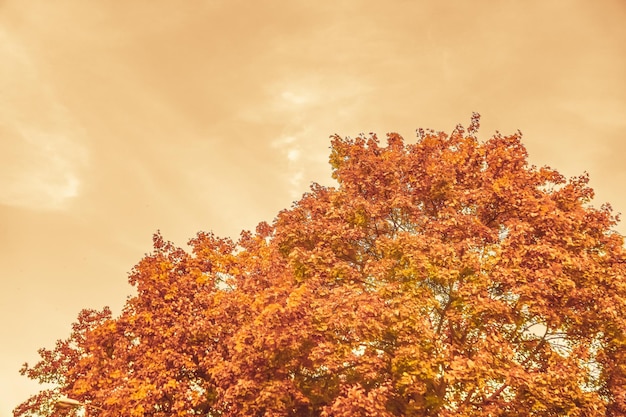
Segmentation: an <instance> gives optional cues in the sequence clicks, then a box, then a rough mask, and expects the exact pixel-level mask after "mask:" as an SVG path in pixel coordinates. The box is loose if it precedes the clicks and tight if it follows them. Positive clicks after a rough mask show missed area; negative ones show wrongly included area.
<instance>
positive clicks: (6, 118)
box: [0, 30, 87, 210]
mask: <svg viewBox="0 0 626 417" xmlns="http://www.w3.org/2000/svg"><path fill="white" fill-rule="evenodd" d="M0 55H2V56H3V57H4V59H3V65H2V69H1V70H0V91H1V92H2V94H1V96H0V204H4V205H9V206H16V207H22V208H28V209H35V210H58V209H62V208H64V207H66V205H67V203H68V202H69V201H70V200H71V199H72V198H74V197H76V196H77V195H78V193H79V189H80V184H81V175H80V172H81V170H82V169H83V168H84V166H85V164H86V161H87V149H86V148H85V146H84V145H83V144H81V143H80V136H79V128H78V127H77V126H75V124H74V123H72V120H71V117H70V116H69V115H68V112H67V111H66V110H65V108H64V107H63V105H62V104H61V103H60V102H59V100H58V99H57V97H56V94H55V93H54V91H53V88H52V86H51V85H49V84H48V83H46V80H45V79H44V78H43V77H41V76H40V75H39V74H38V72H37V65H36V63H35V62H34V60H33V59H31V57H30V55H29V51H28V49H27V48H26V47H25V46H24V45H23V44H22V43H20V41H19V39H16V38H15V37H12V36H10V34H8V33H6V32H3V31H1V30H0ZM33 114H36V115H37V117H36V118H33V117H32V115H33Z"/></svg>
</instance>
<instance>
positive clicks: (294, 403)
mask: <svg viewBox="0 0 626 417" xmlns="http://www.w3.org/2000/svg"><path fill="white" fill-rule="evenodd" d="M478 127H479V116H478V115H474V117H473V118H472V121H471V124H470V126H469V128H468V129H467V131H466V130H465V129H464V128H463V127H461V126H457V128H456V129H455V130H454V131H453V132H452V133H451V134H450V135H449V136H448V135H446V134H443V133H438V132H434V131H426V132H425V131H422V130H419V131H418V139H417V142H416V143H413V144H407V143H405V142H404V140H403V139H402V138H401V137H400V136H399V135H397V134H389V135H388V136H387V145H386V146H381V145H380V143H379V141H378V139H377V138H376V136H375V135H373V134H371V135H370V136H367V137H366V136H359V137H357V138H355V139H350V138H341V137H339V136H333V137H332V148H331V149H332V151H331V156H330V163H331V166H332V170H333V171H332V173H333V177H334V178H335V180H336V181H337V183H338V186H337V187H323V186H320V185H316V184H314V185H313V186H312V187H311V191H310V192H309V193H307V194H305V195H304V196H303V197H302V199H301V200H299V201H298V202H296V203H294V205H293V206H292V207H291V208H290V209H288V210H283V211H282V212H280V213H279V214H278V216H277V218H276V219H275V220H274V222H273V223H272V224H271V225H270V224H267V223H261V224H259V226H258V227H257V229H256V231H255V232H248V231H245V232H242V234H241V237H240V238H239V240H238V241H237V242H234V241H232V240H230V239H220V238H217V237H216V236H214V235H213V234H210V233H199V234H198V235H197V236H196V238H194V239H192V240H191V241H190V248H191V250H190V251H189V252H186V251H184V250H183V249H181V248H177V247H175V246H174V245H173V244H171V243H170V242H166V241H165V240H164V239H163V238H162V237H161V236H160V235H159V234H157V235H155V237H154V251H153V252H152V253H151V254H150V255H147V256H146V257H145V258H144V259H142V260H141V261H140V262H139V264H138V265H137V266H135V268H134V269H133V271H132V273H131V275H130V283H131V284H132V285H133V286H135V287H136V290H137V294H136V295H135V296H133V297H131V298H129V300H128V302H127V303H126V306H125V308H124V310H123V311H122V313H121V314H120V316H119V317H116V318H114V317H112V315H111V312H110V311H109V310H108V309H104V310H103V311H92V310H85V311H83V312H82V313H81V314H80V315H79V318H78V322H77V323H76V324H75V325H74V328H73V332H72V334H71V335H70V337H69V338H68V339H67V340H65V341H59V342H57V345H56V347H55V348H54V349H53V350H45V349H43V350H41V351H40V354H41V357H42V359H41V361H40V362H39V363H37V364H36V365H35V366H32V367H31V366H29V365H27V364H25V365H24V367H23V369H22V373H23V374H25V375H27V376H28V377H30V378H33V379H38V380H40V381H43V382H53V383H55V384H56V388H54V389H52V390H49V391H43V392H42V393H40V394H39V395H37V396H34V397H32V398H31V399H29V400H28V401H26V402H24V403H23V404H21V405H20V406H18V407H17V408H16V410H15V411H14V415H15V417H28V416H32V415H36V414H44V415H54V416H60V415H67V413H68V411H66V410H63V411H60V410H57V409H55V408H54V407H53V406H52V404H53V402H54V399H55V398H57V397H58V395H61V394H63V395H67V396H69V397H72V398H75V399H78V400H80V401H82V402H84V403H88V404H92V405H94V406H97V407H101V408H102V409H103V411H101V412H100V415H102V417H113V416H119V415H127V416H140V415H149V416H155V417H157V416H166V415H167V416H169V415H180V416H183V415H186V416H188V415H204V416H244V415H245V416H325V417H331V416H332V417H342V416H435V415H437V416H452V415H455V416H479V415H480V416H486V415H494V416H495V415H499V416H561V415H572V416H605V415H607V416H624V415H626V405H625V404H626V280H625V279H624V272H625V266H624V265H625V259H626V257H625V253H624V246H623V239H622V237H621V236H620V235H619V234H618V233H616V232H615V231H613V227H614V226H615V224H616V222H617V220H618V219H617V217H616V216H614V215H613V214H612V211H611V208H610V207H609V206H608V205H604V206H602V207H601V208H594V207H593V206H591V205H590V202H591V199H592V197H593V191H592V189H591V188H590V187H589V186H588V176H587V175H582V176H579V177H575V178H572V179H569V180H567V179H565V178H564V177H563V176H562V175H560V174H559V173H558V172H557V171H555V170H553V169H550V168H547V167H543V168H537V167H534V166H531V165H529V164H528V161H527V152H526V150H525V148H524V146H523V145H522V143H521V134H520V133H519V132H518V133H516V134H513V135H509V136H503V135H501V134H496V135H495V136H494V137H492V138H491V139H489V140H487V141H484V142H481V141H479V140H478V139H477V138H476V133H477V130H478ZM70 413H71V411H70Z"/></svg>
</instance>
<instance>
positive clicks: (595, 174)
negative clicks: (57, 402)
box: [0, 0, 626, 417]
mask: <svg viewBox="0 0 626 417" xmlns="http://www.w3.org/2000/svg"><path fill="white" fill-rule="evenodd" d="M624 21H626V2H624V0H599V1H595V2H589V1H585V0H569V1H564V0H562V1H555V0H529V1H513V0H474V1H471V2H469V1H460V0H448V1H440V0H415V1H408V0H389V1H386V2H381V1H373V0H371V1H368V0H359V1H357V0H335V1H332V2H331V1H318V2H312V1H304V0H289V1H288V0H281V1H278V0H266V1H262V2H250V1H245V2H244V1H237V0H229V1H221V0H189V1H186V2H175V1H163V0H153V1H149V2H148V1H144V0H136V1H132V2H112V1H106V0H93V1H89V2H86V1H82V0H57V1H54V2H51V1H47V0H30V1H21V0H2V1H0V264H1V265H2V272H1V275H0V277H1V285H2V287H1V291H0V329H2V333H3V335H2V343H1V344H0V417H9V416H10V415H11V410H12V409H13V408H14V407H15V406H16V405H17V404H18V403H20V402H22V401H24V400H26V399H27V398H28V397H29V396H30V395H32V394H34V393H36V392H37V391H38V390H39V389H41V388H42V387H41V386H38V385H37V384H36V383H34V382H32V381H29V380H28V379H27V378H26V377H22V376H20V375H19V372H18V370H19V368H20V367H21V364H22V363H24V362H29V363H30V364H34V363H35V362H36V361H37V359H38V356H37V349H39V348H41V347H46V348H52V347H53V346H54V342H55V341H56V340H57V339H62V338H66V337H67V336H68V335H69V331H70V325H71V323H72V322H73V321H74V320H75V319H76V317H77V314H78V312H79V311H80V310H81V309H82V308H97V309H100V308H102V307H103V306H105V305H108V306H110V307H111V308H112V309H113V311H114V313H119V312H120V310H121V307H122V306H123V304H124V302H125V301H126V299H127V297H128V296H130V295H132V294H133V290H132V287H130V285H129V284H128V282H127V276H128V272H129V271H130V270H131V269H132V267H133V266H134V265H135V264H136V263H137V262H138V261H139V260H140V259H141V258H142V256H143V255H144V254H145V253H147V252H150V250H151V239H152V234H153V233H154V232H156V231H157V230H160V231H161V233H162V234H163V236H164V237H165V238H166V239H168V240H172V241H173V242H175V243H176V244H178V245H186V242H187V241H188V240H189V239H191V238H193V237H194V235H195V234H196V233H197V232H199V231H213V232H215V233H216V234H217V235H220V236H231V237H233V238H237V236H238V235H239V233H240V231H241V230H243V229H253V228H254V227H255V226H256V224H257V223H258V222H260V221H269V222H271V221H272V220H273V219H274V217H275V216H276V214H277V213H278V212H279V211H280V210H281V209H283V208H287V207H289V206H290V205H291V204H292V202H293V201H294V200H297V199H299V197H300V196H301V194H302V193H303V192H306V191H307V190H308V187H309V185H310V183H311V182H312V181H315V182H318V183H320V184H325V185H332V180H331V178H330V166H329V165H328V155H329V145H330V141H329V136H330V135H332V134H335V133H337V134H339V135H341V136H357V135H358V134H359V133H361V132H365V133H368V132H376V133H378V135H379V137H384V135H385V133H387V132H398V133H400V134H402V135H403V136H404V137H405V138H406V140H407V141H411V140H414V138H415V129H417V128H425V129H426V128H431V129H434V130H443V131H447V132H450V131H451V130H452V129H453V128H454V126H455V125H456V124H458V123H461V124H464V125H465V126H467V125H468V124H469V121H470V118H471V114H472V112H474V111H475V112H479V113H480V114H481V115H482V119H481V130H480V132H479V138H480V139H482V140H486V139H488V138H489V137H490V136H491V135H493V134H494V133H495V131H496V130H498V131H500V132H502V133H503V134H507V133H514V132H516V131H517V130H518V129H519V130H520V131H522V132H523V134H524V137H523V143H524V144H525V145H526V147H527V149H528V152H529V155H530V162H531V163H532V164H535V165H538V166H542V165H549V166H551V167H553V168H556V169H557V170H559V171H560V172H561V173H563V174H564V175H566V176H574V175H579V174H582V173H583V172H588V173H589V174H590V176H591V186H592V187H593V188H594V189H595V190H596V200H595V201H594V205H596V206H599V205H601V204H602V203H605V202H610V203H611V204H612V206H613V208H614V210H615V211H616V212H625V213H626V196H625V195H624V193H623V184H624V183H625V182H626V164H625V163H624V161H623V155H624V154H626V25H624ZM617 230H618V231H619V232H621V233H622V234H624V233H626V227H625V226H624V225H623V224H621V225H620V226H618V228H617Z"/></svg>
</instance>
